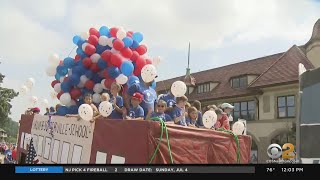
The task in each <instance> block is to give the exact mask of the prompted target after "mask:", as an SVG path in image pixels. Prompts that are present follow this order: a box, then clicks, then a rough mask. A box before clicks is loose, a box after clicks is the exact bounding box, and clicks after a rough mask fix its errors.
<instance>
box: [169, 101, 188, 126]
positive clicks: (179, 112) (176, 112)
mask: <svg viewBox="0 0 320 180" xmlns="http://www.w3.org/2000/svg"><path fill="white" fill-rule="evenodd" d="M187 101H188V98H187V97H186V96H185V95H183V96H181V97H177V104H176V106H175V107H174V108H173V110H172V116H173V121H174V123H175V124H178V125H181V126H187V124H186V116H185V112H186V110H185V108H186V103H187Z"/></svg>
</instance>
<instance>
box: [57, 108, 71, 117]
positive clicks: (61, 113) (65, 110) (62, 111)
mask: <svg viewBox="0 0 320 180" xmlns="http://www.w3.org/2000/svg"><path fill="white" fill-rule="evenodd" d="M57 114H58V115H59V116H65V115H66V114H68V107H66V106H60V107H59V108H58V109H57Z"/></svg>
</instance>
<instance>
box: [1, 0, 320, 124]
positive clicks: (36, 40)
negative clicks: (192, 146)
mask: <svg viewBox="0 0 320 180" xmlns="http://www.w3.org/2000/svg"><path fill="white" fill-rule="evenodd" d="M0 4H1V6H0V23H1V26H0V27H1V28H0V40H1V41H0V61H1V64H0V72H1V73H2V74H4V75H5V76H6V77H5V80H4V83H3V85H2V86H3V87H7V88H13V89H15V90H16V91H19V90H20V88H21V86H22V85H23V84H24V83H25V82H26V80H27V79H28V78H34V79H35V85H34V87H33V88H32V89H31V91H30V92H29V93H28V94H26V95H19V96H18V97H16V98H15V99H14V100H13V101H12V102H11V104H12V106H13V107H12V109H11V112H12V114H11V115H10V116H11V117H12V119H13V120H15V121H18V120H19V119H20V116H21V114H22V113H23V112H24V111H25V110H26V108H28V107H30V105H31V102H30V97H31V96H36V97H38V99H39V101H42V100H43V99H47V100H49V104H50V105H55V104H56V103H58V101H57V100H53V99H52V98H51V97H50V92H52V91H53V89H52V87H51V85H50V84H51V81H52V80H54V79H53V77H48V76H47V75H46V73H45V69H46V68H47V67H48V66H49V62H48V57H49V55H50V54H52V53H57V54H58V55H59V57H60V58H62V59H64V58H65V57H67V56H68V55H69V54H70V53H71V57H73V56H74V54H75V52H74V51H72V49H73V47H74V45H73V43H72V38H73V36H74V35H79V34H80V33H81V32H87V31H88V30H89V28H91V27H95V28H97V29H99V28H100V27H101V26H104V25H105V26H107V27H114V26H117V27H123V28H124V29H125V30H132V31H137V32H141V33H142V34H143V36H144V40H143V41H142V43H143V44H146V45H147V46H148V55H149V56H151V57H155V56H160V57H161V64H160V66H159V67H158V78H157V79H158V80H163V79H167V78H173V77H176V76H181V75H184V74H185V73H186V64H187V55H188V43H189V42H190V43H191V53H190V59H191V62H190V67H191V73H192V72H198V71H202V70H206V69H212V68H217V67H221V66H224V65H228V64H233V63H237V62H241V61H246V60H250V59H255V58H259V57H263V56H267V55H272V54H275V53H279V52H283V51H286V50H288V49H289V48H290V47H291V46H292V45H294V44H296V45H303V44H305V43H306V42H307V41H308V40H309V39H310V37H311V33H312V28H313V25H314V23H315V22H316V21H317V19H319V18H320V1H319V0H281V1H278V0H261V1H256V0H241V1H240V0H201V1H199V0H161V1H155V0H134V1H128V0H93V1H86V0H77V1H71V0H46V1H43V0H28V1H19V0H0ZM41 108H42V109H41V110H42V112H44V109H43V107H41Z"/></svg>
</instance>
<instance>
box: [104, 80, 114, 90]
mask: <svg viewBox="0 0 320 180" xmlns="http://www.w3.org/2000/svg"><path fill="white" fill-rule="evenodd" d="M113 82H116V80H115V79H112V78H106V80H105V81H104V86H105V87H106V88H108V89H110V88H111V84H112V83H113Z"/></svg>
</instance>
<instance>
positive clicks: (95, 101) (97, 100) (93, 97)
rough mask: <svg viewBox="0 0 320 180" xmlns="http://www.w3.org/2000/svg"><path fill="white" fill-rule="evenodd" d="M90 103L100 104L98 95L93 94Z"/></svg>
mask: <svg viewBox="0 0 320 180" xmlns="http://www.w3.org/2000/svg"><path fill="white" fill-rule="evenodd" d="M92 101H93V102H94V103H97V104H98V103H100V102H101V98H100V94H98V93H94V94H93V96H92Z"/></svg>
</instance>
